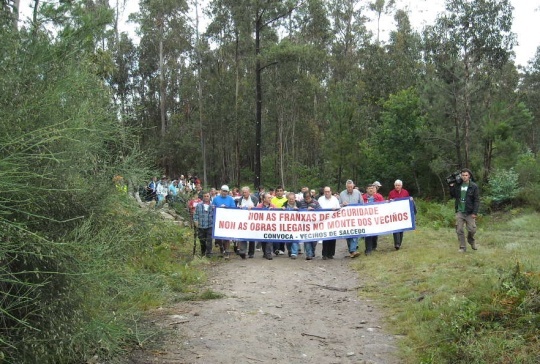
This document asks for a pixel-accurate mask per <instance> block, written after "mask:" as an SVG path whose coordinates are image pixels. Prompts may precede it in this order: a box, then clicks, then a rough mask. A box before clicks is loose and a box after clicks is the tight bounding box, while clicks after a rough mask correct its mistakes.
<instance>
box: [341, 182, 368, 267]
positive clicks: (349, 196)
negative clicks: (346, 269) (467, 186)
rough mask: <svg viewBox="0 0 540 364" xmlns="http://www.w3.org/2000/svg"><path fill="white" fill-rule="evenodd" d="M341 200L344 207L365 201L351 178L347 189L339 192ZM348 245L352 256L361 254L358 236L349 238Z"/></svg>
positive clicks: (346, 186) (347, 183)
mask: <svg viewBox="0 0 540 364" xmlns="http://www.w3.org/2000/svg"><path fill="white" fill-rule="evenodd" d="M339 202H340V204H341V206H343V207H345V206H348V205H357V204H363V203H364V199H363V198H362V194H361V193H360V191H358V190H357V189H355V188H354V182H353V181H352V180H350V179H349V180H347V182H345V189H344V190H343V191H341V193H340V194H339ZM347 247H348V248H349V256H350V257H351V258H356V257H357V256H359V255H360V253H358V252H357V250H358V238H347Z"/></svg>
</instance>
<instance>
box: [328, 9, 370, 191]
mask: <svg viewBox="0 0 540 364" xmlns="http://www.w3.org/2000/svg"><path fill="white" fill-rule="evenodd" d="M328 7H329V14H330V24H331V32H332V40H331V46H330V49H331V50H330V54H331V58H330V62H329V65H330V71H329V75H328V81H327V84H328V96H327V98H328V103H327V108H326V110H325V116H326V118H325V120H326V124H325V125H324V127H323V130H324V132H323V133H324V134H323V135H324V138H325V143H324V154H325V156H327V157H328V160H327V161H328V163H327V165H326V171H325V173H326V174H327V175H330V176H332V182H333V183H334V184H335V185H336V186H337V187H339V185H340V183H342V182H344V181H343V180H344V179H347V178H349V176H350V177H355V176H356V175H357V173H358V171H359V169H360V168H363V167H364V166H363V165H362V162H361V161H362V160H363V158H362V153H358V151H357V148H358V147H360V145H361V142H363V141H364V140H365V138H366V136H367V133H368V128H369V118H368V117H367V114H368V113H366V110H367V108H369V100H367V99H366V84H365V77H364V73H363V70H364V69H365V65H366V56H367V54H368V52H369V51H368V49H369V48H370V44H371V36H372V35H371V33H370V32H369V31H368V30H367V27H366V23H367V21H368V18H367V17H366V16H365V15H364V10H363V7H362V6H361V2H360V1H357V0H346V1H337V0H333V1H330V2H329V3H328ZM330 135H333V136H335V135H341V136H342V137H343V138H345V140H347V142H345V143H336V141H335V140H334V138H333V137H330ZM347 136H354V140H351V139H350V138H349V137H347Z"/></svg>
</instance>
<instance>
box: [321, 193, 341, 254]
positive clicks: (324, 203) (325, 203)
mask: <svg viewBox="0 0 540 364" xmlns="http://www.w3.org/2000/svg"><path fill="white" fill-rule="evenodd" d="M319 205H321V208H323V209H332V210H339V209H340V208H341V206H340V205H339V200H338V199H337V198H336V197H335V196H332V189H331V188H330V187H329V186H326V187H324V189H323V195H322V196H321V197H319ZM335 254H336V239H329V240H323V247H322V258H323V260H326V259H334V255H335Z"/></svg>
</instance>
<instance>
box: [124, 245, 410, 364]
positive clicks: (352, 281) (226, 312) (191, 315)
mask: <svg viewBox="0 0 540 364" xmlns="http://www.w3.org/2000/svg"><path fill="white" fill-rule="evenodd" d="M320 249H321V246H320V244H319V246H318V247H317V252H318V257H317V258H316V259H315V260H311V261H306V260H305V259H304V256H303V255H300V256H299V259H297V260H291V259H289V258H288V257H287V255H281V256H278V257H274V259H273V260H271V261H269V260H266V259H263V257H262V253H261V252H257V253H256V255H255V258H253V259H246V260H241V259H240V257H238V256H233V255H231V259H230V260H229V261H225V262H224V263H223V264H217V265H215V266H213V267H212V268H211V272H209V275H210V277H211V278H210V281H209V286H210V288H211V289H212V290H214V291H216V292H219V293H222V294H224V295H225V298H223V299H218V300H208V301H198V302H182V303H179V304H177V305H175V306H173V307H170V308H167V309H161V310H158V312H154V313H153V315H155V317H153V324H155V325H158V326H159V327H162V328H166V329H168V330H171V335H168V337H167V338H166V339H165V341H164V342H163V343H160V348H159V349H157V350H141V351H138V352H136V353H134V354H133V355H132V357H131V358H130V359H129V361H128V362H129V363H161V364H164V363H205V364H206V363H207V364H217V363H223V364H229V363H230V364H240V363H284V364H285V363H317V364H326V363H380V364H398V363H399V360H398V359H397V357H396V356H395V353H396V338H395V337H394V336H392V335H389V334H387V333H385V332H383V330H382V322H381V316H380V314H379V313H378V312H377V310H376V309H375V308H374V307H373V306H372V305H371V304H370V302H369V301H368V300H365V299H362V298H361V291H362V286H363V282H362V279H361V278H359V277H358V273H357V272H355V271H353V270H352V269H351V268H350V267H349V264H350V262H351V259H350V258H349V257H348V254H347V249H346V244H345V241H338V245H337V249H336V252H337V254H336V258H335V259H332V260H321V259H320ZM356 259H366V258H365V257H364V256H363V255H362V256H361V257H359V258H356Z"/></svg>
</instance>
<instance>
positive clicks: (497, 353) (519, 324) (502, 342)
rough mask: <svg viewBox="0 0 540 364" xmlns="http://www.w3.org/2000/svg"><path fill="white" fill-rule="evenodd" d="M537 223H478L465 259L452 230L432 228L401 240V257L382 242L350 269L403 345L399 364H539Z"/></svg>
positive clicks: (514, 214) (521, 217)
mask: <svg viewBox="0 0 540 364" xmlns="http://www.w3.org/2000/svg"><path fill="white" fill-rule="evenodd" d="M425 207H426V206H425ZM437 211H438V213H439V214H438V216H441V214H440V206H439V207H437ZM426 212H428V213H429V206H427V207H426ZM445 214H446V213H444V214H442V215H445ZM422 221H423V222H426V223H428V224H429V220H428V219H426V218H425V217H424V219H423V220H422ZM538 221H540V215H539V214H537V213H531V212H526V211H508V212H505V213H503V214H497V215H492V216H484V217H482V218H481V219H479V227H478V232H477V244H478V246H479V249H478V250H477V251H473V250H470V249H469V250H467V252H466V253H464V254H463V253H458V242H457V237H456V234H455V231H454V229H452V228H449V227H442V226H443V225H444V224H441V222H440V220H438V221H436V222H435V223H434V224H431V225H428V226H425V225H423V224H420V225H419V226H417V230H415V231H412V232H407V233H405V236H404V242H403V249H402V250H400V251H394V249H393V244H392V236H391V235H389V236H384V237H380V238H379V240H380V242H379V246H380V248H379V251H378V252H377V253H376V254H374V255H373V256H371V257H369V258H363V259H359V260H357V261H355V263H354V264H355V267H356V268H357V269H358V270H359V272H361V274H362V276H363V277H365V281H366V282H370V283H368V284H367V285H366V286H365V287H364V289H363V292H362V293H361V295H362V296H366V297H370V298H372V299H374V300H376V301H377V302H379V306H380V307H381V308H382V309H383V310H384V311H386V313H387V317H389V319H388V325H387V326H388V328H389V330H392V331H393V332H394V333H395V334H397V335H402V337H403V339H402V340H401V341H400V344H401V355H402V356H403V360H404V362H406V363H438V364H439V363H501V364H502V363H538V362H539V358H540V340H539V337H540V271H539V269H540V263H539V262H540V244H538V236H539V233H540V227H538V223H537V222H538ZM366 276H368V277H366Z"/></svg>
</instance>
